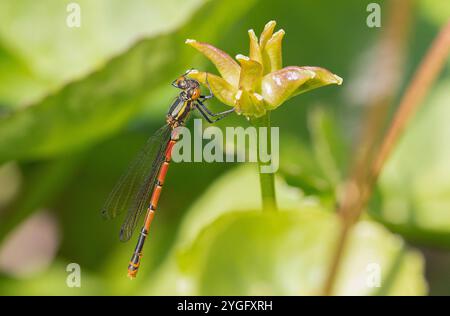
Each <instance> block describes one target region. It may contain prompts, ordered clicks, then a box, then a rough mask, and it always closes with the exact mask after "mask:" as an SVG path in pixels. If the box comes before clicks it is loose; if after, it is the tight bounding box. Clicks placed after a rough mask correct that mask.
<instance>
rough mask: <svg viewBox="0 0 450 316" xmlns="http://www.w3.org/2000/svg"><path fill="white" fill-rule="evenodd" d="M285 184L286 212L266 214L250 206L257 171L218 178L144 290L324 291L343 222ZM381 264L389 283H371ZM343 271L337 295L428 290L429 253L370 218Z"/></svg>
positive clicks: (358, 231)
mask: <svg viewBox="0 0 450 316" xmlns="http://www.w3.org/2000/svg"><path fill="white" fill-rule="evenodd" d="M233 179H234V181H233ZM236 179H238V180H236ZM277 186H278V193H279V204H280V208H281V209H282V211H280V212H277V213H264V212H261V211H260V210H259V211H250V210H252V209H255V205H256V206H257V205H258V204H259V201H258V200H259V197H258V192H257V191H258V190H259V188H258V179H257V174H256V173H255V172H253V170H251V169H249V168H238V169H236V170H234V171H232V172H230V173H229V174H227V175H225V176H224V177H222V178H221V179H219V180H218V181H217V182H215V183H213V184H212V187H211V189H209V190H208V191H207V192H205V194H204V196H203V197H202V198H201V199H200V200H199V201H198V202H197V203H195V204H194V205H193V206H192V208H191V210H190V211H189V212H188V213H187V217H186V219H185V220H184V221H183V225H182V228H181V231H180V233H179V235H178V238H177V242H176V243H175V247H174V248H173V250H172V251H171V254H170V255H169V257H168V259H167V261H166V262H165V264H164V265H163V266H162V268H161V270H159V271H158V272H157V274H155V276H154V278H153V281H152V284H151V285H148V286H144V287H143V288H142V292H143V293H146V294H159V295H167V294H170V295H177V294H178V295H305V294H320V293H321V291H322V289H323V285H324V280H325V277H326V274H327V271H328V268H329V265H330V260H331V257H332V254H333V250H334V247H335V246H336V240H337V233H338V231H339V223H340V222H339V220H338V219H337V218H336V216H335V214H333V213H329V212H326V211H324V210H323V209H322V208H321V207H320V206H319V205H318V204H317V203H314V201H313V200H308V199H303V200H302V199H300V200H299V199H298V198H297V200H298V201H299V202H297V203H295V202H294V200H292V188H291V189H290V188H287V187H286V186H280V182H279V181H278V183H277ZM244 188H245V189H244ZM297 194H298V193H297ZM290 195H291V198H286V197H287V196H290ZM230 196H233V199H230V198H229V197H230ZM289 201H290V202H289ZM235 210H238V211H235ZM373 263H376V264H379V266H380V267H381V282H382V283H381V286H382V287H381V288H376V287H375V288H371V287H368V286H367V285H366V282H367V278H368V272H367V267H368V265H370V264H373ZM339 272H340V273H339V275H338V280H339V281H338V283H337V285H336V287H335V290H334V294H353V295H370V294H372V295H376V294H389V295H401V294H415V295H421V294H425V293H426V283H425V279H424V277H423V259H422V257H421V255H420V254H419V253H417V252H415V251H411V250H409V249H408V248H406V246H405V245H404V243H403V241H402V240H401V239H400V238H399V237H396V236H394V235H392V234H390V233H389V232H388V231H387V230H386V229H384V228H383V227H381V226H380V225H378V224H376V223H373V222H367V221H363V222H361V223H359V224H358V225H357V226H356V227H355V229H354V230H353V231H352V232H351V237H350V242H349V244H348V247H347V250H346V255H345V258H344V261H343V266H342V269H341V271H339ZM380 289H383V291H384V292H381V290H380Z"/></svg>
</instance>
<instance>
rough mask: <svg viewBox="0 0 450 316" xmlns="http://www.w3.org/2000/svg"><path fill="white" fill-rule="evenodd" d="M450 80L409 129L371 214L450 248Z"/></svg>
mask: <svg viewBox="0 0 450 316" xmlns="http://www.w3.org/2000/svg"><path fill="white" fill-rule="evenodd" d="M449 87H450V81H449V80H448V79H447V80H445V81H444V82H442V83H441V84H439V85H438V86H437V87H436V88H435V89H434V91H433V92H432V95H431V96H430V97H429V98H428V100H427V101H426V104H424V106H423V107H421V109H420V111H419V112H418V113H417V114H416V115H415V117H414V118H413V120H412V121H411V122H410V123H409V125H408V127H407V128H406V129H405V135H404V137H402V139H401V140H400V142H399V143H398V145H397V147H396V149H395V151H394V152H393V155H392V156H391V158H390V159H389V161H388V163H387V165H386V166H385V168H384V170H383V173H382V175H381V178H380V185H379V193H380V197H381V201H379V203H378V205H376V206H375V205H373V206H372V208H371V214H372V215H373V216H374V217H376V218H377V219H378V220H380V221H382V222H383V223H385V224H388V225H389V226H390V227H391V228H392V229H394V230H396V231H398V232H401V233H403V234H404V235H405V236H408V237H409V238H411V239H414V240H418V241H422V242H428V243H431V244H435V245H441V246H445V247H447V248H448V247H450V212H449V209H450V195H449V192H450V164H449V160H450V147H449V146H448V139H449V138H450V125H449V124H448V120H449V118H450V108H449V106H448V100H449V98H450V93H449V91H450V89H449Z"/></svg>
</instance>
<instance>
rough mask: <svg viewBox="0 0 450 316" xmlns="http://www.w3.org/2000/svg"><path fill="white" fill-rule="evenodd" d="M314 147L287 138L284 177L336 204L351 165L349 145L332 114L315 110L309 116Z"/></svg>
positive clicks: (283, 146)
mask: <svg viewBox="0 0 450 316" xmlns="http://www.w3.org/2000/svg"><path fill="white" fill-rule="evenodd" d="M308 130H309V134H310V138H311V145H310V146H309V145H308V144H305V143H304V142H301V141H299V140H298V139H295V138H294V137H284V138H283V139H282V141H281V144H280V145H281V159H280V173H281V174H282V175H283V176H284V177H285V179H286V181H287V182H288V183H289V184H290V185H293V186H296V187H299V188H300V189H301V190H302V191H304V192H305V194H307V195H315V196H317V197H319V198H320V199H321V201H322V203H326V204H328V202H326V200H329V202H331V205H330V206H331V207H332V208H333V205H334V203H335V198H336V194H337V192H336V190H338V186H339V185H340V183H341V180H342V175H343V174H344V171H345V168H346V165H345V164H346V162H347V159H346V158H347V157H346V155H347V152H348V149H347V144H346V143H345V142H344V137H343V135H342V133H341V131H340V130H339V128H338V127H337V126H336V122H335V121H334V120H333V118H332V116H331V113H330V111H326V110H325V108H323V107H318V106H316V107H314V108H312V109H311V110H310V113H309V115H308Z"/></svg>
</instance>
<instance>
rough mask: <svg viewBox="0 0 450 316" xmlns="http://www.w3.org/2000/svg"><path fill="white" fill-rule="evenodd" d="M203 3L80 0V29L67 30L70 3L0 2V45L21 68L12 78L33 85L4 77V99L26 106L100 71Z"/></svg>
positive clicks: (71, 11)
mask: <svg viewBox="0 0 450 316" xmlns="http://www.w3.org/2000/svg"><path fill="white" fill-rule="evenodd" d="M204 2H205V1H203V0H187V1H181V2H180V1H177V0H168V1H157V0H137V1H136V0H135V1H128V2H126V3H125V2H123V1H120V0H112V1H111V0H108V1H105V0H96V1H89V0H80V1H76V2H75V4H77V5H79V13H80V23H81V25H80V27H69V25H68V24H67V20H68V19H69V20H71V16H73V15H74V14H76V13H77V11H78V10H76V9H74V8H71V7H69V6H68V5H69V3H70V2H61V1H58V0H44V1H39V2H37V1H32V0H21V1H11V0H5V1H1V3H0V43H2V44H3V46H4V47H6V48H7V50H8V51H9V52H10V53H11V54H12V55H13V56H14V58H15V59H16V60H19V61H20V66H21V68H23V69H25V73H23V75H22V76H21V77H19V78H17V79H20V83H21V85H23V86H25V87H27V86H30V88H31V86H32V87H34V89H28V91H23V90H22V91H21V87H20V86H19V85H17V84H16V83H18V82H16V81H15V80H11V79H12V78H0V79H4V80H1V81H0V86H2V88H3V89H5V90H6V87H8V88H9V90H7V95H6V97H7V98H6V99H5V101H9V102H12V103H15V105H17V103H22V104H23V102H26V103H28V104H29V102H30V101H35V100H37V98H38V97H42V96H44V94H45V93H47V92H48V91H55V90H56V89H58V88H60V87H61V86H63V85H64V84H65V83H66V82H69V81H71V80H74V79H76V78H81V77H82V76H84V75H86V74H88V73H90V72H92V71H93V70H95V69H99V68H102V67H103V66H104V64H105V63H106V62H107V61H108V60H109V59H110V58H111V57H113V56H115V55H117V54H121V53H123V52H124V51H125V50H126V49H127V48H128V47H130V46H132V45H133V44H134V43H135V42H136V41H138V40H140V39H142V38H144V37H154V36H156V35H158V34H160V35H161V34H165V33H168V32H170V31H173V30H174V29H176V28H177V27H179V26H180V25H182V24H183V23H186V21H187V20H188V18H189V17H190V16H191V15H192V14H193V12H194V11H195V10H196V9H198V7H199V6H200V5H201V4H202V3H204ZM75 10H76V11H75ZM0 67H1V68H0V73H3V71H5V70H7V68H6V69H5V68H3V67H2V64H1V63H0ZM0 92H1V91H0ZM25 92H27V93H25ZM0 99H1V95H0Z"/></svg>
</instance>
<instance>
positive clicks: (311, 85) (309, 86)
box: [294, 66, 343, 95]
mask: <svg viewBox="0 0 450 316" xmlns="http://www.w3.org/2000/svg"><path fill="white" fill-rule="evenodd" d="M300 68H302V69H306V70H309V71H313V72H314V73H315V74H316V76H315V77H314V78H312V79H310V80H308V81H307V82H305V83H304V84H303V85H301V86H299V87H298V89H297V91H295V93H294V95H299V94H301V93H304V92H306V91H310V90H313V89H316V88H320V87H323V86H327V85H330V84H337V85H338V86H340V85H341V84H342V81H343V80H342V78H341V77H339V76H338V75H335V74H333V73H332V72H330V71H329V70H327V69H325V68H321V67H309V66H306V67H300Z"/></svg>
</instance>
